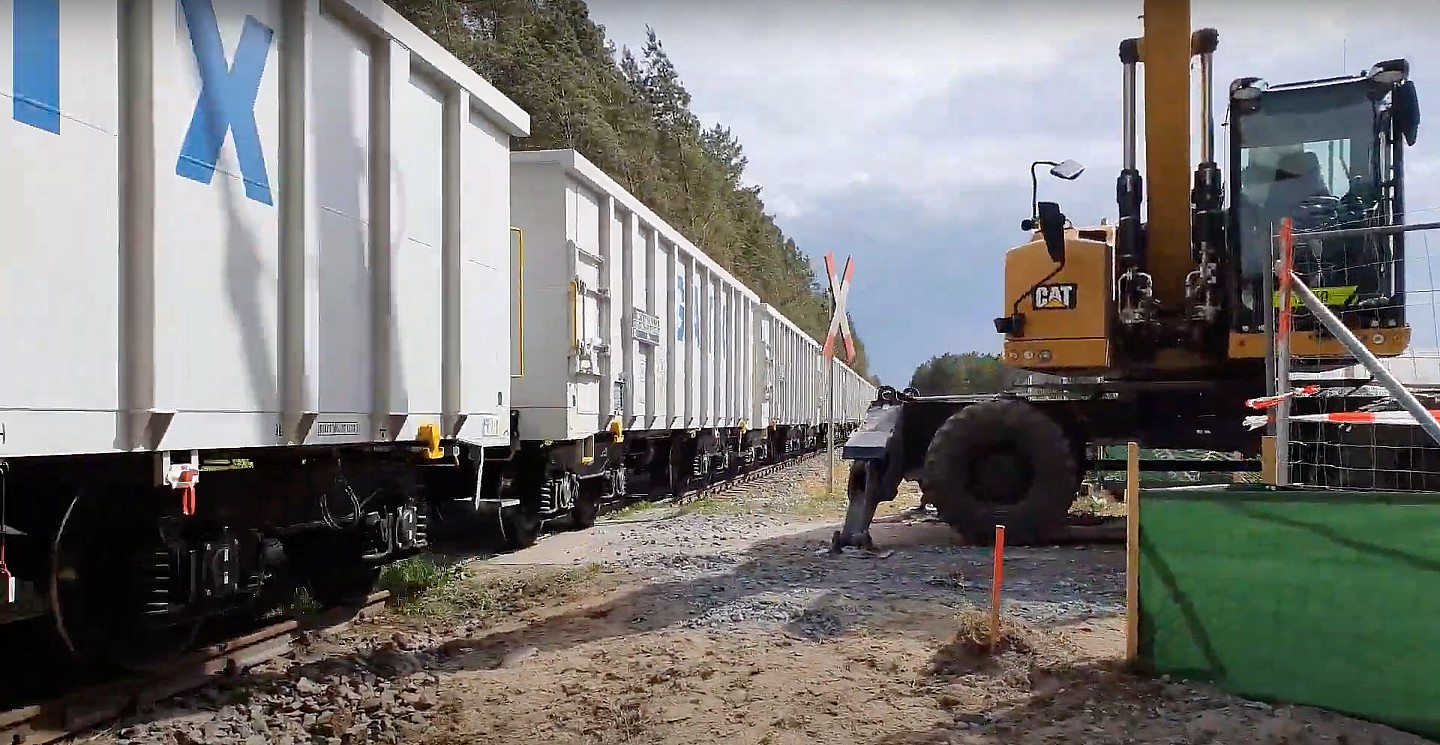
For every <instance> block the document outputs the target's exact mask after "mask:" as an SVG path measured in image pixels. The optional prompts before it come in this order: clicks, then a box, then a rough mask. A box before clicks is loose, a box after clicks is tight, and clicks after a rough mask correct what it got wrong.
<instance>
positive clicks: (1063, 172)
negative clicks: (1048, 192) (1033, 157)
mask: <svg viewBox="0 0 1440 745" xmlns="http://www.w3.org/2000/svg"><path fill="white" fill-rule="evenodd" d="M1084 172H1085V166H1084V165H1081V164H1080V162H1079V161H1074V160H1066V161H1062V162H1060V163H1056V164H1055V166H1054V167H1053V168H1051V169H1050V175H1051V176H1054V177H1055V178H1060V179H1065V180H1066V181H1074V180H1075V179H1077V178H1080V174H1082V173H1084Z"/></svg>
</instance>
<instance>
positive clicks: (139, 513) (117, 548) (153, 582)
mask: <svg viewBox="0 0 1440 745" xmlns="http://www.w3.org/2000/svg"><path fill="white" fill-rule="evenodd" d="M106 496H107V497H109V498H106V497H102V496H100V495H96V494H90V493H83V492H82V493H81V494H80V495H78V496H76V497H74V498H73V499H72V500H71V502H70V505H69V507H68V508H67V509H66V511H65V515H64V517H63V518H62V519H61V522H60V528H59V530H57V531H56V534H55V539H54V541H53V542H52V544H51V553H50V577H49V580H50V582H49V584H50V587H49V590H50V592H49V595H50V609H51V612H52V615H53V618H54V620H55V628H56V631H57V632H58V634H59V635H60V638H61V640H62V641H63V642H64V644H65V646H66V647H67V648H68V649H69V651H70V653H71V654H72V655H74V656H75V657H76V659H78V660H80V661H82V662H84V663H86V664H92V665H96V666H98V667H102V668H105V667H115V668H121V669H125V670H133V671H143V670H148V669H152V668H154V667H155V666H157V665H160V664H163V663H164V662H166V661H168V660H170V659H172V658H173V657H175V656H176V655H178V654H180V653H182V652H184V651H186V649H188V648H189V647H190V646H191V645H192V644H193V643H194V641H195V638H196V636H197V635H198V633H199V630H200V623H201V622H200V619H198V618H193V617H188V616H187V615H185V614H183V613H171V612H168V611H169V610H170V607H169V604H168V598H169V594H170V592H171V591H172V590H173V589H175V588H176V587H177V586H183V578H180V577H177V576H176V570H177V568H176V566H175V563H174V561H173V558H172V554H171V552H170V550H169V547H168V546H167V545H166V543H165V540H164V537H163V535H162V533H161V528H160V515H159V514H157V513H156V512H154V511H152V510H150V509H147V507H149V505H148V504H147V503H146V500H145V499H143V496H145V495H134V494H124V493H116V494H110V495H106Z"/></svg>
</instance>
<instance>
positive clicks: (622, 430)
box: [494, 150, 824, 545]
mask: <svg viewBox="0 0 1440 745" xmlns="http://www.w3.org/2000/svg"><path fill="white" fill-rule="evenodd" d="M511 167H512V172H511V182H512V184H513V188H512V192H511V206H512V213H513V221H514V224H515V225H516V227H517V228H518V229H519V230H520V232H521V233H522V235H523V255H524V259H523V269H522V272H521V274H522V276H521V280H520V283H519V285H518V286H517V288H516V293H517V297H518V298H519V302H518V306H517V308H516V312H517V314H519V315H520V316H521V317H522V318H523V323H521V324H519V326H520V328H518V329H517V333H516V338H515V349H514V354H515V355H516V357H517V359H518V361H519V362H518V367H517V370H516V377H515V379H514V388H513V390H514V401H513V406H514V411H515V420H514V421H515V425H514V426H515V428H516V436H517V440H518V441H519V446H518V450H517V452H516V455H515V457H514V458H512V459H511V460H510V462H509V463H508V470H507V471H506V473H505V476H504V479H505V481H506V483H507V484H508V493H505V494H500V495H496V496H495V497H494V500H495V502H496V503H497V504H498V505H501V506H503V507H505V508H506V509H503V510H502V515H503V516H504V519H503V520H502V521H501V522H502V525H504V526H505V529H506V531H507V537H508V538H510V539H511V541H512V542H514V543H517V544H521V545H523V544H526V543H529V542H531V541H533V540H534V537H535V535H536V532H537V531H538V529H539V525H540V524H541V523H542V522H543V521H545V520H547V519H551V518H556V517H560V516H566V515H568V516H569V517H570V518H571V519H572V524H577V525H579V526H586V525H589V524H591V523H592V522H593V521H594V519H595V516H596V514H597V511H598V509H599V506H600V504H601V502H602V501H603V500H605V499H607V498H612V497H623V496H625V495H627V494H630V493H636V492H643V493H646V494H651V495H655V494H662V493H663V494H667V495H670V494H676V493H679V492H682V491H684V490H685V489H688V488H692V487H695V486H701V485H704V484H706V483H709V482H711V481H713V480H718V479H724V478H727V477H730V476H734V475H736V474H738V473H739V472H740V471H741V470H742V469H745V468H746V467H748V466H751V465H754V464H762V463H769V462H774V461H775V460H777V459H779V458H781V457H783V456H785V455H787V454H793V453H796V452H798V451H799V450H800V449H802V448H805V447H811V448H813V447H814V446H815V445H816V444H818V443H819V442H821V440H819V439H817V433H820V432H822V431H823V429H822V427H823V419H822V416H821V412H820V409H819V407H818V402H819V401H820V399H819V398H818V396H820V395H823V392H824V391H823V387H822V386H823V377H822V376H821V375H820V374H819V372H818V370H819V367H818V365H819V346H818V345H817V344H816V343H815V341H814V340H813V339H810V338H809V337H808V336H806V335H805V334H804V333H803V332H801V331H800V330H799V329H798V328H797V327H795V326H794V324H791V323H790V322H789V321H788V320H785V319H784V317H783V316H781V315H780V314H779V313H777V312H776V311H775V310H774V309H772V308H769V307H768V306H765V305H763V304H762V303H761V302H760V300H759V298H758V297H757V296H756V295H755V293H754V292H752V291H751V290H749V289H748V288H746V287H745V286H744V285H743V284H741V283H740V282H739V281H738V280H736V279H735V278H734V277H733V276H731V275H730V274H729V273H728V272H726V271H725V270H724V269H723V268H721V267H720V266H719V265H718V264H717V263H715V261H714V260H712V259H711V258H709V257H708V256H706V255H705V254H704V253H703V252H702V251H701V250H700V249H698V248H697V247H695V246H694V245H691V243H690V242H689V241H687V240H686V239H685V238H684V237H683V236H681V235H680V233H679V231H677V230H675V229H674V228H672V227H671V226H669V225H667V224H666V223H665V222H664V221H662V220H661V219H660V218H659V217H657V216H656V215H655V214H654V212H652V211H651V210H650V209H649V208H647V207H646V206H645V205H644V204H642V203H641V202H640V201H639V199H637V198H636V197H635V196H633V195H631V194H630V193H628V192H627V191H626V190H625V189H624V188H622V187H621V186H620V185H619V184H617V183H616V182H615V181H614V180H613V179H611V178H610V177H609V176H607V175H605V174H604V173H603V172H602V171H601V170H600V169H599V168H598V167H596V166H595V165H594V164H592V163H590V162H589V161H587V160H586V159H585V158H584V157H583V156H581V155H579V154H578V153H576V152H575V151H573V150H547V151H534V152H517V153H514V154H513V155H512V156H511Z"/></svg>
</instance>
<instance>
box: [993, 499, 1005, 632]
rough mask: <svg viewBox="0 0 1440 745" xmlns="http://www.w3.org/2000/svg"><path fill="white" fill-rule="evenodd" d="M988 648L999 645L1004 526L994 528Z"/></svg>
mask: <svg viewBox="0 0 1440 745" xmlns="http://www.w3.org/2000/svg"><path fill="white" fill-rule="evenodd" d="M990 576H991V580H990V648H991V649H994V648H995V647H996V646H997V645H998V644H1000V584H1001V583H1002V582H1003V581H1004V579H1005V526H1004V525H996V526H995V568H994V570H993V571H992V572H991V574H990Z"/></svg>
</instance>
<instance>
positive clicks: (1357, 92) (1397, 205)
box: [833, 0, 1420, 550]
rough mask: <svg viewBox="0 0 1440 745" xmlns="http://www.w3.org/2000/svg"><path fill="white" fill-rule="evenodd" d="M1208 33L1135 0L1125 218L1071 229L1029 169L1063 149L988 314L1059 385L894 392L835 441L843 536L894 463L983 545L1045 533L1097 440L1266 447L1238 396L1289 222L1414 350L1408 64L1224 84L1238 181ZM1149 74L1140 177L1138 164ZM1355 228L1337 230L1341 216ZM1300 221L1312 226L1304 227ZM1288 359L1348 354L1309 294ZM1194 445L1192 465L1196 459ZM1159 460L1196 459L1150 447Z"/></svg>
mask: <svg viewBox="0 0 1440 745" xmlns="http://www.w3.org/2000/svg"><path fill="white" fill-rule="evenodd" d="M1218 44H1219V34H1218V33H1217V32H1216V31H1215V30H1214V29H1200V30H1198V31H1194V32H1192V31H1191V24H1190V3H1189V0H1144V34H1143V36H1141V37H1139V38H1133V39H1127V40H1125V41H1124V42H1122V43H1121V44H1120V63H1121V67H1122V70H1123V77H1122V81H1123V87H1124V96H1123V108H1124V111H1123V116H1122V121H1123V133H1122V141H1123V148H1124V150H1123V153H1124V166H1123V170H1122V171H1121V173H1120V176H1119V179H1118V182H1117V184H1116V199H1117V203H1118V212H1119V214H1118V219H1117V220H1116V221H1114V222H1113V223H1111V224H1105V221H1102V224H1101V225H1098V226H1094V227H1076V226H1074V225H1072V224H1071V223H1070V222H1069V220H1067V219H1066V217H1065V215H1064V213H1063V212H1062V211H1061V209H1060V206H1059V205H1058V204H1056V203H1054V202H1043V201H1037V200H1036V195H1037V193H1038V183H1037V179H1036V176H1035V168H1036V167H1037V166H1041V165H1049V166H1051V168H1050V173H1051V174H1052V175H1053V176H1056V177H1058V178H1061V179H1075V178H1077V177H1079V176H1080V175H1081V172H1082V171H1083V170H1084V168H1083V166H1081V165H1080V164H1078V163H1076V162H1074V161H1069V160H1067V161H1060V162H1051V161H1036V163H1035V164H1033V165H1032V167H1031V185H1032V203H1031V217H1030V218H1028V219H1026V220H1025V221H1023V222H1022V225H1021V228H1022V230H1024V231H1026V232H1027V233H1029V240H1028V241H1027V242H1026V243H1025V244H1023V245H1020V246H1018V247H1016V248H1012V249H1010V251H1009V252H1008V253H1007V254H1006V256H1005V283H1004V284H1005V307H1004V309H1003V315H1001V316H1000V317H998V318H996V319H995V320H994V324H995V330H996V331H997V332H998V333H1000V334H1003V335H1004V342H1003V361H1004V363H1005V364H1007V365H1009V366H1011V367H1014V368H1018V369H1020V370H1025V371H1029V372H1032V373H1040V374H1042V375H1046V376H1053V377H1054V379H1056V380H1058V381H1062V382H1058V383H1055V384H1053V385H1051V386H1049V387H1048V388H1029V389H1026V390H1025V391H1024V392H1021V393H1007V394H1001V395H999V396H925V395H921V392H920V391H915V390H911V389H906V390H905V391H896V390H895V389H894V388H890V387H884V388H881V390H880V396H879V399H878V400H877V401H876V404H875V405H874V406H872V408H871V410H870V413H869V415H868V417H867V421H866V423H865V424H864V425H863V426H862V427H861V429H859V430H857V431H856V432H855V433H854V434H853V435H851V437H850V439H849V440H848V441H847V442H846V443H845V445H844V448H843V451H842V452H843V454H844V457H845V458H846V459H849V460H851V461H852V462H853V464H852V468H851V473H850V479H849V485H848V490H849V496H850V502H851V509H850V513H849V514H848V515H847V519H846V522H845V525H844V527H843V528H842V529H841V530H840V531H838V532H837V533H836V534H835V537H834V546H833V547H834V548H835V549H836V550H839V549H840V548H843V547H844V546H850V545H858V546H868V545H870V538H869V526H870V521H871V520H872V519H873V516H874V511H875V507H876V506H877V505H878V504H879V503H880V502H883V501H889V500H891V499H893V498H894V496H895V493H896V491H897V489H898V487H899V484H900V482H901V481H902V480H905V479H912V480H915V481H918V482H919V484H920V487H921V489H922V491H923V492H924V499H925V501H926V502H928V503H930V504H933V505H935V507H936V509H937V510H938V511H939V513H940V516H941V517H942V518H943V519H945V520H946V521H947V522H949V523H950V524H951V525H952V526H953V527H954V528H955V529H956V530H957V531H959V532H961V533H962V534H964V535H965V536H966V537H967V538H969V539H970V540H972V541H975V542H985V541H986V540H987V539H988V538H989V537H990V536H992V535H993V532H992V531H993V528H994V526H995V525H996V524H997V523H1003V524H1004V525H1005V526H1006V531H1007V542H1013V543H1021V544H1024V543H1035V542H1041V541H1045V540H1048V539H1050V538H1052V537H1053V536H1054V534H1055V533H1056V532H1057V531H1058V530H1060V529H1061V528H1063V527H1064V526H1065V524H1066V517H1067V512H1068V510H1069V508H1070V506H1071V503H1072V502H1073V501H1074V498H1075V495H1076V493H1077V491H1078V489H1079V486H1080V483H1081V480H1082V479H1083V477H1084V475H1085V473H1086V472H1088V471H1089V470H1090V469H1091V468H1093V467H1096V466H1097V465H1100V459H1098V458H1097V457H1095V453H1097V452H1099V447H1097V446H1104V445H1107V444H1118V443H1123V442H1127V441H1138V442H1140V443H1141V444H1142V446H1143V447H1146V448H1174V449H1203V450H1213V451H1222V452H1240V453H1243V454H1247V455H1252V456H1253V455H1258V454H1259V450H1260V440H1261V433H1260V432H1256V431H1252V430H1249V429H1247V428H1246V427H1245V426H1244V424H1243V420H1244V418H1245V415H1246V408H1245V405H1244V402H1245V401H1246V399H1248V398H1253V397H1256V396H1261V395H1264V394H1265V393H1266V389H1267V383H1266V380H1267V358H1268V357H1269V354H1268V350H1269V348H1270V346H1269V345H1270V343H1271V342H1270V337H1271V336H1272V335H1273V328H1271V327H1273V323H1271V319H1272V318H1273V317H1274V314H1273V312H1272V309H1273V308H1274V307H1275V305H1276V304H1277V301H1276V294H1275V293H1274V291H1273V284H1274V274H1273V269H1272V267H1273V258H1274V256H1275V255H1276V254H1275V245H1276V242H1275V240H1274V235H1275V234H1276V232H1277V231H1278V226H1279V225H1280V223H1281V222H1282V220H1283V219H1285V218H1290V219H1291V220H1293V226H1294V230H1295V233H1296V236H1297V240H1296V250H1295V251H1294V255H1295V259H1294V261H1295V271H1296V272H1297V273H1298V274H1299V275H1300V276H1302V277H1304V278H1305V280H1306V283H1307V284H1308V285H1309V286H1310V287H1312V288H1314V289H1315V291H1316V294H1317V295H1318V296H1319V297H1320V298H1321V299H1322V300H1323V301H1324V302H1325V303H1326V305H1327V306H1331V309H1332V310H1333V311H1334V312H1335V313H1336V315H1338V316H1339V317H1340V318H1341V320H1342V321H1343V322H1344V323H1345V325H1346V326H1347V327H1349V328H1350V329H1351V330H1353V331H1354V332H1355V333H1356V334H1357V335H1358V336H1359V338H1360V339H1361V340H1362V341H1363V342H1364V343H1365V345H1366V346H1367V348H1368V349H1369V350H1370V351H1371V352H1372V353H1374V354H1375V355H1376V356H1379V357H1393V356H1396V355H1398V354H1401V353H1402V352H1404V351H1405V349H1406V348H1407V346H1408V344H1409V340H1410V327H1409V326H1408V325H1407V324H1406V321H1405V277H1404V271H1403V269H1404V260H1405V236H1404V233H1403V231H1402V230H1400V229H1398V228H1397V226H1399V225H1400V224H1402V223H1403V222H1404V217H1405V180H1404V164H1405V150H1406V148H1407V147H1409V146H1412V145H1414V143H1415V137H1416V133H1417V131H1418V128H1419V122H1420V113H1419V103H1418V98H1417V96H1416V91H1415V84H1414V82H1413V81H1412V80H1410V77H1409V63H1408V62H1407V61H1406V60H1404V59H1394V60H1386V61H1383V62H1380V63H1378V64H1375V65H1373V66H1371V67H1370V68H1369V69H1367V70H1365V71H1364V72H1362V73H1359V74H1357V75H1353V76H1345V77H1337V78H1328V79H1322V80H1311V81H1306V82H1298V83H1285V84H1272V83H1268V82H1266V81H1265V80H1263V79H1260V78H1254V77H1247V78H1241V79H1238V80H1235V81H1234V82H1232V83H1231V84H1230V86H1229V88H1228V93H1227V101H1226V103H1227V108H1228V138H1227V140H1228V148H1227V152H1225V153H1224V157H1225V161H1226V162H1225V163H1224V164H1223V165H1224V166H1225V167H1226V170H1227V171H1228V173H1229V197H1230V199H1229V200H1228V203H1227V199H1226V196H1227V195H1226V183H1225V179H1224V178H1223V177H1222V172H1221V166H1222V163H1221V162H1220V161H1219V156H1218V154H1217V152H1216V148H1215V140H1216V136H1215V134H1216V124H1215V111H1214V109H1215V107H1214V98H1215V86H1214V65H1213V60H1214V55H1215V53H1216V50H1217V48H1218ZM1196 59H1198V62H1199V65H1198V68H1199V85H1200V112H1199V117H1198V119H1199V122H1200V138H1199V139H1200V162H1199V164H1198V165H1197V166H1195V167H1193V168H1192V166H1191V162H1190V153H1191V129H1192V128H1191V126H1190V124H1191V106H1190V94H1191V90H1192V89H1191V67H1192V61H1195V60H1196ZM1142 69H1143V84H1144V107H1145V109H1144V113H1145V122H1144V127H1145V132H1144V135H1145V137H1144V146H1145V173H1143V174H1142V173H1141V171H1140V169H1139V168H1138V165H1137V161H1138V155H1139V143H1138V135H1139V127H1138V123H1137V113H1138V111H1139V108H1138V106H1137V103H1138V101H1137V98H1138V94H1139V93H1140V90H1139V79H1140V77H1141V76H1140V73H1141V71H1142ZM1339 228H1345V229H1347V230H1341V231H1337V230H1336V229H1339ZM1307 234H1308V235H1313V236H1316V237H1314V238H1309V237H1307ZM1289 346H1290V352H1291V355H1292V356H1294V357H1295V358H1297V360H1298V362H1297V364H1296V367H1298V368H1299V369H1307V370H1322V369H1328V368H1335V367H1339V366H1342V365H1346V364H1350V362H1351V359H1350V357H1349V355H1348V353H1347V352H1346V350H1345V348H1344V346H1343V345H1342V344H1341V342H1340V341H1339V340H1338V339H1335V338H1334V337H1333V336H1329V335H1328V334H1327V333H1326V332H1325V329H1324V328H1323V326H1322V325H1321V324H1320V323H1318V322H1317V320H1316V319H1315V318H1313V317H1312V316H1311V315H1310V314H1309V313H1308V312H1307V311H1305V309H1303V308H1299V309H1297V310H1296V311H1295V319H1294V330H1293V332H1292V333H1291V335H1290V339H1289ZM1189 463H1193V462H1187V464H1189ZM1154 467H1155V468H1157V469H1158V470H1193V466H1192V465H1183V466H1182V465H1179V464H1173V463H1167V464H1157V465H1156V466H1154Z"/></svg>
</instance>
